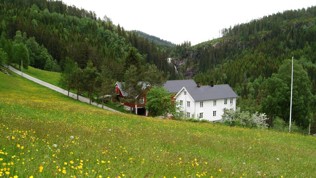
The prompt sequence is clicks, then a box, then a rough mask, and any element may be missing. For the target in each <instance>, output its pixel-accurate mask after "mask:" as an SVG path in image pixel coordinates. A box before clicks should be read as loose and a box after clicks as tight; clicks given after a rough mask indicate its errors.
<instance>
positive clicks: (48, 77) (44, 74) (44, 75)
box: [23, 66, 61, 87]
mask: <svg viewBox="0 0 316 178" xmlns="http://www.w3.org/2000/svg"><path fill="white" fill-rule="evenodd" d="M23 72H25V73H26V74H28V75H30V76H33V77H35V78H38V79H40V80H43V81H45V82H48V83H50V84H53V85H56V86H59V87H60V83H59V80H60V77H61V73H59V72H52V71H46V70H41V69H37V68H34V67H32V66H29V67H28V69H23Z"/></svg>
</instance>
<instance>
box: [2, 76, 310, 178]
mask: <svg viewBox="0 0 316 178" xmlns="http://www.w3.org/2000/svg"><path fill="white" fill-rule="evenodd" d="M0 98H1V99H0V123H1V124H0V135H1V137H0V162H1V164H0V175H5V176H14V175H18V176H19V177H28V176H31V175H32V176H35V177H41V176H42V177H53V176H79V177H80V176H81V175H86V176H88V177H96V176H110V177H118V176H120V177H124V176H126V177H129V176H131V177H163V176H167V177H171V176H172V177H173V176H176V177H206V176H208V177H210V176H215V177H241V176H243V177H244V176H249V177H257V176H268V177H280V176H284V177H289V176H290V177H312V176H313V175H315V174H316V170H315V169H314V166H315V165H316V159H315V158H316V152H315V150H316V145H315V144H314V143H315V141H316V138H315V137H310V136H302V135H296V134H287V133H277V132H273V131H268V130H251V129H243V128H234V127H225V126H221V125H214V124H210V123H191V122H181V121H173V120H157V119H153V118H144V117H137V116H132V115H125V114H116V113H111V112H108V111H103V110H101V109H97V108H94V107H91V106H89V105H86V104H82V103H79V102H76V101H74V100H72V99H69V98H67V97H65V96H62V95H59V94H56V93H54V92H52V91H50V90H48V89H45V88H43V87H40V86H38V85H36V84H34V83H31V82H29V81H26V80H24V79H22V78H20V77H17V76H8V75H5V74H3V73H0Z"/></svg>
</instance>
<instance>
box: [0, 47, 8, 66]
mask: <svg viewBox="0 0 316 178" xmlns="http://www.w3.org/2000/svg"><path fill="white" fill-rule="evenodd" d="M7 61H8V54H7V53H6V52H5V51H4V50H3V49H2V48H0V65H3V64H5V63H6V62H7Z"/></svg>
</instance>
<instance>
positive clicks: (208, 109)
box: [195, 98, 236, 121]
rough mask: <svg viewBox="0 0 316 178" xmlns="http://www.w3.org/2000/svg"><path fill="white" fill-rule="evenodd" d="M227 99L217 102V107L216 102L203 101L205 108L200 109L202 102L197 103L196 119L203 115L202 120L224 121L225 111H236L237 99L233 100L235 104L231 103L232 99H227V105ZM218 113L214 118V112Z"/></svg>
mask: <svg viewBox="0 0 316 178" xmlns="http://www.w3.org/2000/svg"><path fill="white" fill-rule="evenodd" d="M224 100H225V99H218V100H216V105H215V106H214V104H213V103H214V101H213V100H210V101H203V107H200V102H195V106H196V112H195V118H199V117H200V113H203V118H199V119H201V120H208V121H218V120H221V119H222V115H223V114H224V109H233V110H236V98H233V103H230V98H229V99H227V104H225V103H224ZM214 111H216V115H215V116H213V112H214Z"/></svg>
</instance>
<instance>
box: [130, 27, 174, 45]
mask: <svg viewBox="0 0 316 178" xmlns="http://www.w3.org/2000/svg"><path fill="white" fill-rule="evenodd" d="M133 32H135V33H137V34H138V35H139V36H141V37H144V38H146V39H147V40H149V41H151V42H153V43H155V44H157V45H160V46H166V47H175V46H176V45H175V44H173V43H171V42H169V41H166V40H163V39H160V38H158V37H156V36H153V35H149V34H147V33H144V32H141V31H137V30H134V31H133Z"/></svg>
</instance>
